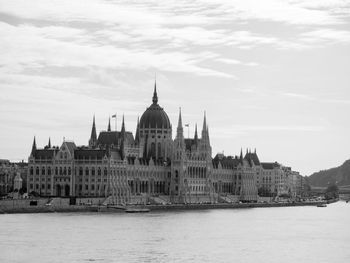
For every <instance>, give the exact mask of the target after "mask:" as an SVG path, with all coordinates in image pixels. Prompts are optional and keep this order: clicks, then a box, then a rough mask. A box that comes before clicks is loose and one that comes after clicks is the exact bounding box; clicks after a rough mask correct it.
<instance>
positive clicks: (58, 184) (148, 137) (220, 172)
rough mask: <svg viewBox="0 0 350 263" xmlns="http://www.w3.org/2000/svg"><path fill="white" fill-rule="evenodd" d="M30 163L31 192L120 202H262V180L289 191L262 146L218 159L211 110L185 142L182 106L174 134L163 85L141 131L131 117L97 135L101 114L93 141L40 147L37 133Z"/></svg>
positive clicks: (142, 121)
mask: <svg viewBox="0 0 350 263" xmlns="http://www.w3.org/2000/svg"><path fill="white" fill-rule="evenodd" d="M28 163H29V168H28V180H27V188H28V192H29V193H30V192H36V193H38V194H40V195H42V196H61V197H68V196H70V197H73V196H77V197H105V198H106V200H108V202H109V203H114V204H126V203H140V202H151V203H152V202H153V203H170V202H171V203H201V202H208V203H215V202H230V201H238V200H240V201H257V199H258V186H259V185H261V186H262V187H264V189H265V188H269V189H270V190H271V191H275V190H274V188H275V187H276V186H277V189H278V190H277V191H280V190H281V189H282V186H280V185H279V184H281V183H282V181H281V182H279V183H278V184H276V183H275V181H276V179H275V178H274V179H273V180H275V181H274V183H273V184H272V182H271V180H272V179H268V178H269V172H270V170H272V171H275V172H279V171H280V169H276V170H274V168H273V165H272V169H270V168H269V167H268V166H269V165H265V164H262V163H260V161H259V158H258V157H257V154H256V151H254V153H251V152H250V151H249V152H248V151H247V153H246V155H245V156H244V157H243V154H242V151H241V154H240V156H239V157H238V156H236V157H226V156H224V155H222V154H218V155H216V156H215V158H214V159H213V158H212V148H211V144H210V136H209V128H208V125H207V120H206V116H205V114H204V119H203V127H202V131H201V136H200V137H199V136H198V132H197V126H196V129H195V134H194V137H193V138H191V139H190V138H188V139H185V137H184V131H183V124H182V116H181V111H180V113H179V118H178V123H177V129H176V135H175V139H173V137H172V125H171V123H170V120H169V118H168V115H167V114H166V112H165V111H164V109H163V108H162V107H160V106H159V104H158V95H157V90H156V86H155V87H154V93H153V98H152V104H151V105H150V106H149V107H148V108H147V110H146V111H145V112H144V113H143V114H142V116H141V119H140V120H138V121H137V127H136V132H135V136H134V135H133V133H132V132H130V131H127V130H126V127H125V122H124V117H123V120H122V125H121V130H120V131H112V130H111V125H110V121H109V123H108V125H107V130H106V131H101V132H100V133H99V135H98V136H97V132H96V123H95V117H94V118H93V123H92V129H91V136H90V139H89V141H88V145H87V146H76V145H75V143H74V142H71V141H63V143H62V145H61V146H60V147H55V146H51V142H50V140H49V142H48V144H47V146H45V147H44V148H41V149H39V148H37V145H36V141H35V138H34V141H33V146H32V151H31V154H30V156H29V158H28ZM281 171H282V169H281ZM270 177H271V176H270ZM266 180H267V181H266ZM269 180H270V181H269Z"/></svg>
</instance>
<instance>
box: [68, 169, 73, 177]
mask: <svg viewBox="0 0 350 263" xmlns="http://www.w3.org/2000/svg"><path fill="white" fill-rule="evenodd" d="M71 173H72V170H71V168H70V167H68V175H71Z"/></svg>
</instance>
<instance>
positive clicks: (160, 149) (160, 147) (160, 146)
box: [158, 142, 162, 158]
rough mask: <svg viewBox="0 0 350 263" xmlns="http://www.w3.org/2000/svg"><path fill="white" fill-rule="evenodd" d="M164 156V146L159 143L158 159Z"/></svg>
mask: <svg viewBox="0 0 350 263" xmlns="http://www.w3.org/2000/svg"><path fill="white" fill-rule="evenodd" d="M160 156H162V144H161V143H160V142H158V158H159V157H160Z"/></svg>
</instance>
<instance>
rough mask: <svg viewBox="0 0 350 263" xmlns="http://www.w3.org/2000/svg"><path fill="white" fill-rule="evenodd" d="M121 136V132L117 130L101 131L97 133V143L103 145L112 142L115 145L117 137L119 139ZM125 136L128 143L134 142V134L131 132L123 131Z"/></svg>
mask: <svg viewBox="0 0 350 263" xmlns="http://www.w3.org/2000/svg"><path fill="white" fill-rule="evenodd" d="M121 136H122V134H121V132H119V131H101V132H100V134H99V135H98V139H97V144H98V145H103V146H107V145H112V144H114V145H115V146H117V145H118V141H119V139H121ZM125 138H126V140H127V142H128V143H130V144H133V143H134V136H133V135H132V133H131V132H125Z"/></svg>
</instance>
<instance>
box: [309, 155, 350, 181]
mask: <svg viewBox="0 0 350 263" xmlns="http://www.w3.org/2000/svg"><path fill="white" fill-rule="evenodd" d="M307 180H308V182H309V184H310V185H311V186H323V187H326V186H327V185H328V183H330V184H333V183H335V182H337V185H338V186H344V185H350V160H347V161H345V162H344V163H343V164H342V165H341V166H339V167H335V168H331V169H328V170H323V171H319V172H317V173H313V174H312V175H310V176H309V177H307Z"/></svg>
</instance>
